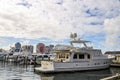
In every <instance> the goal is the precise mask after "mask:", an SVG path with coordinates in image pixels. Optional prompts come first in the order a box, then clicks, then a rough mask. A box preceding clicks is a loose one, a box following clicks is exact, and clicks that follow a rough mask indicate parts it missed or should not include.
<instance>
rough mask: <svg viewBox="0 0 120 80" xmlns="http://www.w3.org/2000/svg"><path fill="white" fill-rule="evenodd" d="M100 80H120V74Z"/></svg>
mask: <svg viewBox="0 0 120 80" xmlns="http://www.w3.org/2000/svg"><path fill="white" fill-rule="evenodd" d="M100 80H120V74H118V73H117V74H116V75H113V76H110V77H106V78H102V79H100Z"/></svg>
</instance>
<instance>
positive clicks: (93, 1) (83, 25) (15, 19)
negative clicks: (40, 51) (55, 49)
mask: <svg viewBox="0 0 120 80" xmlns="http://www.w3.org/2000/svg"><path fill="white" fill-rule="evenodd" d="M119 5H120V1H119V0H0V36H4V37H15V38H29V39H31V38H32V39H33V38H42V37H47V38H51V39H64V38H66V37H69V34H70V33H71V32H76V33H78V34H79V36H83V35H97V33H103V32H104V28H103V27H104V25H105V31H106V34H107V38H106V44H108V43H107V42H108V41H109V40H108V39H109V38H110V39H114V38H115V40H112V43H111V45H114V44H116V43H113V41H114V42H115V41H116V40H117V39H118V38H117V35H118V34H117V33H116V31H117V30H115V29H113V30H115V31H113V30H112V32H115V34H111V28H110V29H109V28H108V27H107V26H114V24H115V25H116V26H117V25H118V23H116V18H115V17H117V16H119V15H120V14H119V13H120V6H119ZM110 18H112V19H113V20H112V19H110ZM106 19H110V20H106ZM114 19H115V21H114ZM104 20H105V24H104V25H103V23H104ZM94 22H96V23H100V24H101V25H97V24H96V25H93V24H91V23H94ZM109 22H110V23H109ZM111 35H113V36H115V37H114V38H111Z"/></svg>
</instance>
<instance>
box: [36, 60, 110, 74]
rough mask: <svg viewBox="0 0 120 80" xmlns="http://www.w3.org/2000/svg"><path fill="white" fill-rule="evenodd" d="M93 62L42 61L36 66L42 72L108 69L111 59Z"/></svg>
mask: <svg viewBox="0 0 120 80" xmlns="http://www.w3.org/2000/svg"><path fill="white" fill-rule="evenodd" d="M99 62H101V63H99V64H97V63H98V62H97V61H91V62H42V64H43V65H42V66H41V67H38V68H35V70H36V71H39V72H42V73H50V72H71V71H72V72H73V71H85V70H99V69H106V68H109V66H110V60H99ZM104 62H106V63H104Z"/></svg>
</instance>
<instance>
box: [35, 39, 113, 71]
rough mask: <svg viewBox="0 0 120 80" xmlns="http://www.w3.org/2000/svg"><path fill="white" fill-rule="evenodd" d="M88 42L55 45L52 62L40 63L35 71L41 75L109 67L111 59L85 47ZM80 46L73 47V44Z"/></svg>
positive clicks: (97, 50)
mask: <svg viewBox="0 0 120 80" xmlns="http://www.w3.org/2000/svg"><path fill="white" fill-rule="evenodd" d="M89 42H90V41H85V40H80V39H75V38H74V40H73V41H70V44H71V45H56V46H55V48H54V54H56V57H55V59H54V60H53V61H41V67H36V68H35V70H36V71H39V72H43V73H49V72H66V71H82V70H98V69H105V68H108V67H109V66H110V63H111V59H109V58H108V57H107V56H105V55H103V54H102V52H101V50H100V49H93V47H91V46H87V43H89ZM74 43H75V44H76V45H78V44H82V46H79V47H75V46H74V45H73V44H74Z"/></svg>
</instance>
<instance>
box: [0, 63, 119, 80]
mask: <svg viewBox="0 0 120 80" xmlns="http://www.w3.org/2000/svg"><path fill="white" fill-rule="evenodd" d="M116 73H120V69H119V68H110V69H105V70H99V71H82V72H71V73H54V74H52V73H51V74H40V73H36V72H34V66H32V65H28V66H24V65H16V64H13V63H4V62H0V80H99V79H101V78H103V77H107V76H110V75H113V74H116Z"/></svg>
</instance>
